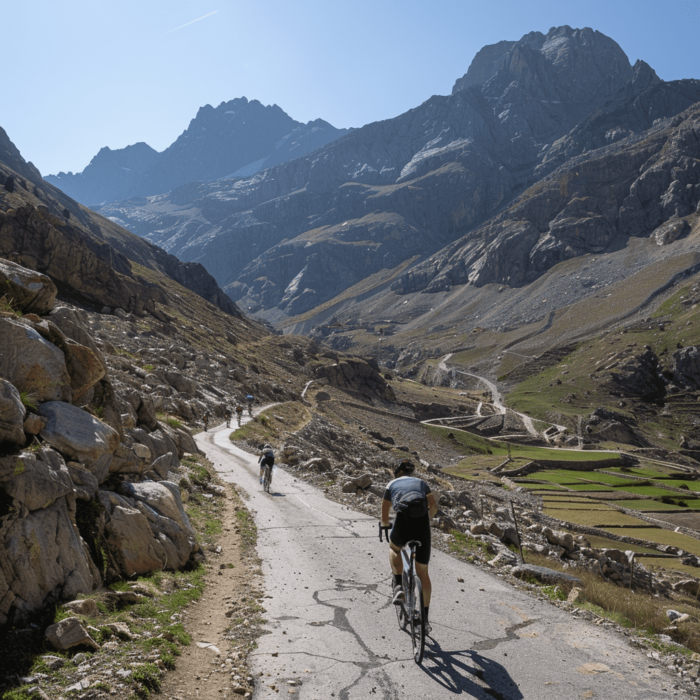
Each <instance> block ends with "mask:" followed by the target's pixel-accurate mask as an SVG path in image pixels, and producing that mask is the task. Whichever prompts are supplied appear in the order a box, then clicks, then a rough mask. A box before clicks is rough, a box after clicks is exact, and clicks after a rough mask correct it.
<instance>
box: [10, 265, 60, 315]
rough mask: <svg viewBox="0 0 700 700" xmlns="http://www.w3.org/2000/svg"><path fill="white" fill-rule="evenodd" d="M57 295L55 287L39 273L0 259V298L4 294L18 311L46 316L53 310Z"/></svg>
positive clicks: (47, 278)
mask: <svg viewBox="0 0 700 700" xmlns="http://www.w3.org/2000/svg"><path fill="white" fill-rule="evenodd" d="M57 293H58V290H57V289H56V285H55V284H54V283H53V282H52V281H51V279H50V278H49V277H47V276H46V275H42V274H41V272H35V271H34V270H30V269H28V268H26V267H22V265H18V264H17V263H13V262H10V261H9V260H5V259H0V296H3V295H5V294H6V295H7V296H8V298H9V300H10V303H11V304H12V306H13V307H14V308H15V309H17V310H18V311H21V312H22V313H25V314H26V313H34V314H39V315H42V314H47V313H49V311H51V309H53V305H54V302H55V301H56V294H57Z"/></svg>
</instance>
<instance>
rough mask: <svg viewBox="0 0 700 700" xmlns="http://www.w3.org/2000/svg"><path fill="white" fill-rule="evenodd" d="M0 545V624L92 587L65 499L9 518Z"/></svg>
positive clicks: (73, 596) (84, 552) (22, 617)
mask: <svg viewBox="0 0 700 700" xmlns="http://www.w3.org/2000/svg"><path fill="white" fill-rule="evenodd" d="M0 544H1V545H2V552H3V556H2V557H0V625H4V624H6V622H7V620H8V616H9V615H10V613H11V611H12V610H14V613H13V614H14V615H15V618H14V619H15V624H16V623H17V622H18V621H21V620H23V619H26V618H27V617H28V616H29V615H31V614H32V613H33V612H35V611H37V610H38V609H39V608H41V607H42V606H43V605H45V603H46V602H47V601H48V600H49V599H53V600H57V599H68V600H70V599H72V598H75V597H77V596H78V595H79V594H80V593H89V592H90V591H91V590H92V588H93V584H94V578H93V574H92V569H91V566H90V563H89V561H88V555H87V554H86V548H85V547H84V544H83V541H82V539H81V538H80V535H79V534H78V532H77V531H76V529H75V527H74V525H73V523H72V522H71V515H70V512H69V509H68V505H67V502H66V499H65V498H59V499H58V500H56V501H54V502H53V503H52V504H51V505H49V506H48V507H47V508H41V509H39V510H36V511H31V512H29V513H28V514H27V515H26V516H25V517H13V518H10V519H9V520H8V521H7V522H6V523H5V525H4V527H3V531H2V540H1V542H0Z"/></svg>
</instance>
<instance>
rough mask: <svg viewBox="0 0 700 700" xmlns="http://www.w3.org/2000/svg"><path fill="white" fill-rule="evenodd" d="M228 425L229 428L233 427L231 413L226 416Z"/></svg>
mask: <svg viewBox="0 0 700 700" xmlns="http://www.w3.org/2000/svg"><path fill="white" fill-rule="evenodd" d="M226 427H227V428H230V427H231V416H230V415H227V416H226Z"/></svg>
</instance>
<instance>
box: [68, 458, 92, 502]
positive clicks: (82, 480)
mask: <svg viewBox="0 0 700 700" xmlns="http://www.w3.org/2000/svg"><path fill="white" fill-rule="evenodd" d="M66 466H67V467H68V473H69V474H70V478H71V481H72V482H73V493H75V497H76V498H77V499H79V500H81V501H91V500H93V499H94V498H96V497H97V493H98V491H99V483H98V481H97V477H96V476H95V475H94V474H93V473H92V472H91V471H90V470H89V469H87V468H86V467H84V466H83V465H82V464H80V463H79V462H68V464H67V465H66Z"/></svg>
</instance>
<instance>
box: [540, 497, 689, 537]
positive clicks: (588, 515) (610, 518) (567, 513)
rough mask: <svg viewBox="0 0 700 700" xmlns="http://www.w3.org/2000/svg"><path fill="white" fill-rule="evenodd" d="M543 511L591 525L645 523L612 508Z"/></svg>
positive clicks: (555, 516) (569, 520)
mask: <svg viewBox="0 0 700 700" xmlns="http://www.w3.org/2000/svg"><path fill="white" fill-rule="evenodd" d="M544 512H545V513H546V514H547V515H551V516H552V517H553V518H559V520H567V521H568V522H570V523H577V524H579V525H590V526H593V527H605V526H606V525H629V526H630V527H634V526H635V525H645V524H646V523H645V522H644V521H642V520H639V519H638V518H634V517H632V516H631V515H626V514H625V513H620V511H618V510H615V509H614V508H608V509H601V508H583V507H579V508H576V509H573V508H565V509H563V508H562V509H559V508H550V507H549V506H548V507H546V508H545V509H544ZM699 544H700V543H699Z"/></svg>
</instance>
